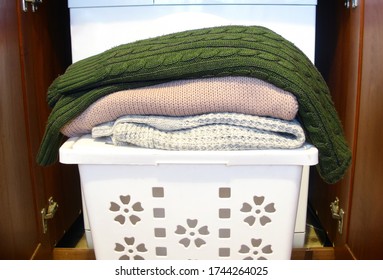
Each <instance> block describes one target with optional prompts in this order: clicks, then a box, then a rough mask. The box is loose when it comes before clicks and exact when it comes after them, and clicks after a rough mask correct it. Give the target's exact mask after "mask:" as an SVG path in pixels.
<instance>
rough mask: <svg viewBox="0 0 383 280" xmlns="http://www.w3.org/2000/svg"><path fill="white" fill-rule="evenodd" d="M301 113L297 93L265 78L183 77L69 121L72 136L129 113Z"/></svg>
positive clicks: (119, 95)
mask: <svg viewBox="0 0 383 280" xmlns="http://www.w3.org/2000/svg"><path fill="white" fill-rule="evenodd" d="M297 111H298V102H297V100H296V98H295V96H294V95H292V94H291V93H289V92H287V91H284V90H282V89H280V88H277V87H275V86H274V85H272V84H270V83H267V82H265V81H263V80H259V79H256V78H250V77H219V78H207V79H192V80H177V81H171V82H168V83H163V84H159V85H155V86H148V87H143V88H137V89H131V90H124V91H119V92H115V93H112V94H109V95H107V96H105V97H103V98H101V99H99V100H98V101H96V102H94V103H93V104H92V105H91V106H89V107H88V108H87V109H86V110H85V111H84V112H83V113H82V114H81V115H79V116H78V117H76V118H75V119H73V120H72V121H71V122H69V123H68V124H67V125H65V126H64V127H63V128H62V129H61V132H62V133H63V134H64V135H66V136H69V137H73V136H79V135H81V134H85V133H90V132H91V130H92V128H93V127H94V126H96V125H98V124H101V123H104V122H108V121H113V120H115V119H117V118H119V117H121V116H124V115H163V116H191V115H198V114H205V113H218V112H230V113H242V114H249V115H258V116H269V117H274V118H280V119H284V120H292V119H293V118H295V116H296V114H297Z"/></svg>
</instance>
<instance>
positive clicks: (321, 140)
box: [37, 26, 351, 183]
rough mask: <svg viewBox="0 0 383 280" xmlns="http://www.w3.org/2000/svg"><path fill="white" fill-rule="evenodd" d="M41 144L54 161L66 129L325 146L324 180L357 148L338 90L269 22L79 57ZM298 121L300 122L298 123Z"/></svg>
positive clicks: (59, 82) (142, 142)
mask: <svg viewBox="0 0 383 280" xmlns="http://www.w3.org/2000/svg"><path fill="white" fill-rule="evenodd" d="M48 104H49V105H50V106H51V107H52V108H53V110H52V112H51V115H50V117H49V119H48V123H47V127H46V131H45V135H44V138H43V141H42V144H41V146H40V151H39V154H38V158H37V160H38V162H39V163H40V164H41V165H47V164H51V163H53V162H54V161H55V158H56V156H57V152H58V147H59V145H60V143H61V140H62V139H63V138H62V137H63V135H65V136H68V137H73V136H80V135H83V134H90V133H91V134H92V136H93V137H95V138H99V137H103V139H104V138H106V139H108V140H110V142H111V143H113V144H115V145H132V144H133V145H136V146H140V147H145V148H157V149H166V150H246V149H269V148H280V149H292V148H298V147H301V146H302V145H303V144H304V143H305V141H307V140H308V141H309V142H311V143H312V144H314V145H315V146H316V147H317V148H318V150H319V164H318V170H319V173H320V174H321V175H322V177H323V178H324V179H325V181H327V182H329V183H334V182H336V181H338V180H339V179H341V178H342V176H343V174H344V173H345V171H346V169H347V167H348V166H349V164H350V159H351V153H350V150H349V148H348V145H347V143H346V141H345V139H344V135H343V130H342V127H341V124H340V121H339V118H338V115H337V112H336V110H335V108H334V105H333V103H332V101H331V96H330V93H329V90H328V88H327V86H326V84H325V82H324V80H323V78H322V76H321V75H320V74H319V72H318V70H317V69H316V68H315V66H314V65H313V64H312V63H311V61H310V60H309V59H308V58H307V57H306V56H305V55H304V54H303V53H302V52H301V51H300V50H299V49H298V48H297V47H295V46H294V45H293V44H292V43H291V42H289V41H287V40H286V39H284V38H283V37H281V36H280V35H278V34H276V33H275V32H273V31H271V30H269V29H267V28H264V27H260V26H223V27H212V28H204V29H199V30H189V31H184V32H179V33H175V34H170V35H164V36H159V37H156V38H150V39H146V40H141V41H137V42H133V43H129V44H125V45H121V46H117V47H115V48H113V49H110V50H107V51H105V52H103V53H101V54H98V55H95V56H92V57H89V58H87V59H84V60H82V61H79V62H76V63H74V64H72V65H71V66H70V67H68V69H67V71H66V72H65V73H64V74H63V75H62V76H60V77H58V78H57V79H56V80H55V81H54V82H53V83H52V85H51V86H50V88H49V90H48ZM298 120H299V121H298Z"/></svg>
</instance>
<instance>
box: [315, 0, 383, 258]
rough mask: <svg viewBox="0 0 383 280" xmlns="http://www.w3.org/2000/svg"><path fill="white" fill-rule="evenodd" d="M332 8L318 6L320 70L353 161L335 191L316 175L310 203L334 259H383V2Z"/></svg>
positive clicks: (368, 0) (324, 3)
mask: <svg viewBox="0 0 383 280" xmlns="http://www.w3.org/2000/svg"><path fill="white" fill-rule="evenodd" d="M329 2H330V1H325V0H323V1H321V0H319V1H318V3H319V4H320V6H321V7H322V8H323V10H319V11H320V14H319V15H318V17H317V18H318V30H321V33H319V34H318V35H319V46H320V47H319V49H318V55H317V59H318V64H317V65H318V68H319V70H321V71H322V73H323V74H324V76H325V78H326V81H327V82H328V84H329V87H330V90H331V92H332V94H333V98H334V102H335V105H336V108H337V110H338V112H339V114H340V117H341V119H342V121H343V124H344V128H345V134H346V138H347V140H348V141H349V143H350V146H351V148H352V151H353V160H352V165H351V168H350V169H349V172H348V173H347V174H346V176H345V178H344V179H343V180H342V181H341V182H339V183H338V184H336V185H334V186H327V185H325V184H323V182H321V180H320V179H318V178H316V176H315V174H314V176H313V179H312V185H311V186H310V188H311V189H310V201H311V202H312V204H313V205H314V208H315V209H316V210H317V211H318V215H319V218H320V220H321V222H322V224H323V226H324V228H326V230H327V231H328V233H329V236H330V239H331V240H332V241H333V243H334V245H335V257H336V258H342V259H344V258H355V259H383V250H382V248H383V219H381V216H380V215H381V213H382V212H383V204H382V203H381V197H383V173H382V171H383V164H382V162H383V161H382V157H383V148H382V144H381V143H382V142H383V133H382V129H381V128H380V126H381V120H383V112H382V109H381V107H382V105H383V95H382V88H383V79H382V71H383V69H382V68H383V67H382V64H383V53H382V48H383V35H382V32H381V26H383V17H382V14H383V2H382V1H379V0H361V1H358V2H359V5H358V7H357V8H355V9H346V8H345V7H344V6H343V2H344V1H340V0H339V1H337V5H335V4H334V3H333V2H331V3H329ZM334 7H335V9H334ZM328 19H330V22H331V24H328ZM327 31H329V33H328V34H327ZM326 47H327V49H325V48H326ZM336 196H337V197H339V199H340V202H341V204H340V207H341V208H342V209H343V210H344V211H345V216H344V226H343V232H342V234H340V233H339V232H338V231H337V221H336V220H333V219H332V218H331V214H330V208H329V204H330V202H331V201H332V200H334V199H335V197H336Z"/></svg>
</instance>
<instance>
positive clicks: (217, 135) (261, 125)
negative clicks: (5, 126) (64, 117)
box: [92, 113, 305, 151]
mask: <svg viewBox="0 0 383 280" xmlns="http://www.w3.org/2000/svg"><path fill="white" fill-rule="evenodd" d="M92 137H94V138H98V137H110V138H111V140H112V142H113V144H115V145H126V144H134V145H136V146H140V147H144V148H153V149H164V150H179V151H181V150H198V151H201V150H223V151H226V150H244V149H294V148H299V147H301V146H302V145H303V144H304V142H305V134H304V132H303V129H302V127H301V126H300V124H299V123H298V122H297V121H295V120H293V121H285V120H280V119H274V118H268V117H259V116H251V115H244V114H236V113H211V114H203V115H198V116H189V117H169V116H134V115H128V116H124V117H121V118H119V119H117V120H116V121H115V122H108V123H105V124H101V125H98V126H96V127H94V128H93V129H92Z"/></svg>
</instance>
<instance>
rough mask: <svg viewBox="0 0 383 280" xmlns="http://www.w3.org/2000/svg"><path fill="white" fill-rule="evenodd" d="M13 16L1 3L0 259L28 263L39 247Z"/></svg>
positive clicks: (9, 6)
mask: <svg viewBox="0 0 383 280" xmlns="http://www.w3.org/2000/svg"><path fill="white" fill-rule="evenodd" d="M15 12H16V2H15V1H1V5H0V29H1V30H2V31H1V32H0V205H1V211H0V244H1V245H0V247H1V249H0V259H29V258H30V257H31V256H32V255H33V254H34V252H35V250H36V249H37V247H38V246H39V230H38V225H37V223H36V219H37V216H36V212H35V200H34V189H35V188H34V185H33V183H32V181H31V169H30V168H29V167H30V166H29V160H30V159H29V157H28V155H29V151H28V135H27V131H26V126H25V119H24V101H23V90H22V84H21V78H22V77H21V68H20V59H19V55H20V53H19V51H20V49H19V44H18V42H19V40H18V23H17V16H16V13H15Z"/></svg>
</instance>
